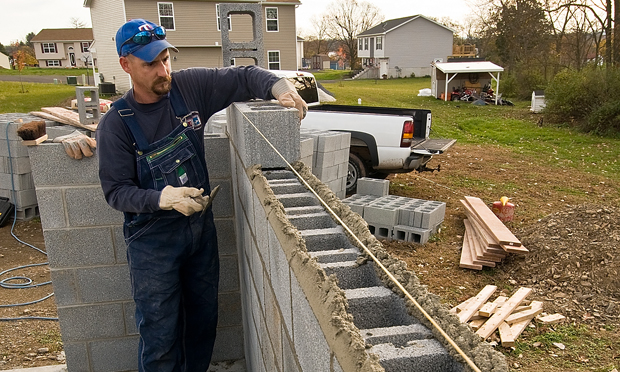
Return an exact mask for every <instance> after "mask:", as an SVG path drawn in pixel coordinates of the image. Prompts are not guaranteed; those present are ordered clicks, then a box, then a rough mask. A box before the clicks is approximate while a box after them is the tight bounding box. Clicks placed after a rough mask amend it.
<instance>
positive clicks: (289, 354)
mask: <svg viewBox="0 0 620 372" xmlns="http://www.w3.org/2000/svg"><path fill="white" fill-rule="evenodd" d="M293 349H294V346H293V345H292V342H291V341H290V340H289V339H288V338H286V337H285V338H284V339H283V340H282V354H283V357H282V362H283V368H282V370H283V371H286V372H301V367H300V366H299V362H298V361H297V358H296V356H295V353H294V352H293Z"/></svg>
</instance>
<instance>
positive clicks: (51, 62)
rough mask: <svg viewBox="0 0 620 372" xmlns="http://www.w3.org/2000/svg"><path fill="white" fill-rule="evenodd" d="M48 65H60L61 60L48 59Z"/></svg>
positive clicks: (46, 63) (46, 62)
mask: <svg viewBox="0 0 620 372" xmlns="http://www.w3.org/2000/svg"><path fill="white" fill-rule="evenodd" d="M45 65H46V66H47V67H60V61H59V60H57V59H48V60H46V61H45Z"/></svg>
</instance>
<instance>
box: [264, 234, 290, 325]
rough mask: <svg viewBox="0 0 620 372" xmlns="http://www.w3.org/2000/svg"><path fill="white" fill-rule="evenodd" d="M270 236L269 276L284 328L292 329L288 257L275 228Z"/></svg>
mask: <svg viewBox="0 0 620 372" xmlns="http://www.w3.org/2000/svg"><path fill="white" fill-rule="evenodd" d="M268 234H269V269H270V271H269V276H270V278H271V286H272V287H273V290H274V292H275V298H276V301H277V302H278V306H279V307H280V311H281V312H282V318H283V319H284V326H285V327H286V329H289V330H291V329H292V328H291V327H292V308H291V278H290V275H291V273H290V266H289V264H288V261H287V259H286V255H285V254H284V251H283V250H282V246H281V244H280V241H279V240H278V238H277V236H276V234H275V232H274V231H273V228H272V227H271V226H268Z"/></svg>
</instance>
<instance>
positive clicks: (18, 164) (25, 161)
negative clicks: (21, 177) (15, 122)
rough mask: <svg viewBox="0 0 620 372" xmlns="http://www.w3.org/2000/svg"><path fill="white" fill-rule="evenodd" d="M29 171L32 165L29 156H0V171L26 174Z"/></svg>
mask: <svg viewBox="0 0 620 372" xmlns="http://www.w3.org/2000/svg"><path fill="white" fill-rule="evenodd" d="M0 131H1V130H0ZM11 155H13V154H11ZM30 172H32V167H31V166H30V158H29V157H20V158H17V157H10V158H9V157H8V156H0V173H12V174H26V173H30Z"/></svg>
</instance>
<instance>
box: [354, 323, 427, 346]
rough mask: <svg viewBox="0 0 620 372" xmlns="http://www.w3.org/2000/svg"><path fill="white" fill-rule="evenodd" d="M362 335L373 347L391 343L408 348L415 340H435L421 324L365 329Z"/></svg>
mask: <svg viewBox="0 0 620 372" xmlns="http://www.w3.org/2000/svg"><path fill="white" fill-rule="evenodd" d="M360 333H361V335H362V337H364V340H365V341H366V342H367V343H369V344H371V345H378V344H387V343H391V344H393V345H394V346H396V347H406V346H407V344H408V343H409V342H411V341H413V340H424V339H429V338H433V333H432V332H431V330H430V329H428V328H427V327H425V326H424V325H422V324H419V323H416V324H410V325H403V326H395V327H387V328H371V329H363V330H361V331H360Z"/></svg>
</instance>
